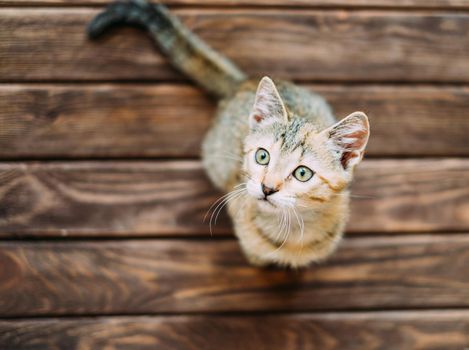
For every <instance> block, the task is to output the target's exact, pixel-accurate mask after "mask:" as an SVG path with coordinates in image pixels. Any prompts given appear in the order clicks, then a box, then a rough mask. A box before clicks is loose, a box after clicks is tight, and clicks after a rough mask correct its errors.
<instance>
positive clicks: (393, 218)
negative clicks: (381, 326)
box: [0, 159, 469, 237]
mask: <svg viewBox="0 0 469 350" xmlns="http://www.w3.org/2000/svg"><path fill="white" fill-rule="evenodd" d="M356 176H357V177H356V182H355V184H354V185H353V188H352V193H353V194H354V196H355V197H354V198H353V199H352V205H351V207H352V218H351V220H350V223H349V225H348V231H350V232H358V233H363V232H391V233H394V232H422V231H424V232H425V231H427V232H431V231H466V230H468V229H469V216H468V214H469V200H468V198H469V161H468V160H466V159H426V160H423V159H421V160H417V159H410V160H367V161H365V162H364V163H363V164H361V166H360V167H359V169H358V171H357V175H356ZM219 196H220V194H219V193H217V192H216V191H215V190H213V188H212V186H211V185H210V184H209V182H208V180H207V179H206V177H205V175H204V171H203V169H202V168H201V165H200V163H199V162H198V161H168V162H79V163H75V162H72V163H63V162H53V163H39V164H36V163H10V164H7V163H3V164H0V236H3V237H21V236H37V237H39V236H67V235H69V236H90V237H95V236H126V235H130V236H158V235H181V234H183V235H202V236H205V237H207V236H208V235H209V230H208V222H207V221H208V220H206V221H205V222H204V221H203V219H204V216H205V214H206V213H207V211H208V209H209V207H210V205H211V204H212V203H213V202H214V201H215V200H216V198H217V197H219ZM214 232H215V233H219V234H221V233H223V234H226V233H229V232H231V229H230V224H229V222H228V220H227V218H226V217H225V216H222V217H221V220H220V222H219V223H218V224H217V225H216V226H215V228H214Z"/></svg>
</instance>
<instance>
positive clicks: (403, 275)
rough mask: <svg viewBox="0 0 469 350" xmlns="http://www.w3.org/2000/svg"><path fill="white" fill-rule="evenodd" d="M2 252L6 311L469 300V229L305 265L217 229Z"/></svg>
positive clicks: (29, 245) (359, 241) (0, 278)
mask: <svg viewBox="0 0 469 350" xmlns="http://www.w3.org/2000/svg"><path fill="white" fill-rule="evenodd" d="M0 262H1V266H2V269H1V274H0V314H1V315H3V316H33V315H48V314H52V315H80V314H87V315H96V314H135V313H144V314H149V313H187V312H241V311H251V312H253V311H281V310H301V311H302V312H306V311H309V310H343V309H347V310H348V309H356V310H363V309H369V308H373V309H375V308H381V309H390V308H392V309H399V308H431V307H439V308H444V307H448V308H449V307H451V308H453V307H468V306H469V273H468V272H469V235H440V236H429V235H422V236H395V237H387V238H378V237H375V238H355V239H348V240H347V241H345V242H344V243H343V244H342V246H341V248H340V249H339V251H338V252H337V253H336V254H335V255H334V256H333V257H332V258H331V259H330V260H329V261H328V262H326V263H323V264H320V265H316V266H314V267H311V268H309V269H306V270H302V271H288V270H279V269H273V268H272V269H258V268H254V267H251V266H249V265H248V264H247V262H246V261H245V260H244V258H243V256H242V255H241V252H240V250H239V246H238V243H237V242H236V241H235V240H213V239H207V240H202V241H197V240H192V241H190V240H143V241H142V240H137V241H125V240H118V241H115V240H113V241H95V242H90V241H88V242H87V241H84V242H83V241H77V242H73V243H70V242H60V241H55V242H21V241H18V242H3V243H0Z"/></svg>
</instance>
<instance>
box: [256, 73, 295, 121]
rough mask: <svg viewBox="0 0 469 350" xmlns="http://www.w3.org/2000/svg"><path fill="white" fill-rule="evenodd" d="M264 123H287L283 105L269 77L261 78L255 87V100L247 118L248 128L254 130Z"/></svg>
mask: <svg viewBox="0 0 469 350" xmlns="http://www.w3.org/2000/svg"><path fill="white" fill-rule="evenodd" d="M265 121H279V122H282V123H286V122H288V114H287V111H286V109H285V105H284V104H283V101H282V98H281V97H280V95H279V93H278V91H277V88H276V87H275V84H274V82H273V81H272V79H270V78H269V77H264V78H262V80H261V82H260V83H259V86H258V87H257V92H256V99H255V102H254V106H253V108H252V111H251V114H250V116H249V126H250V127H251V129H254V128H256V127H257V126H259V125H260V124H262V123H263V122H265Z"/></svg>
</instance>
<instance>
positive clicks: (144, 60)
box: [0, 8, 469, 82]
mask: <svg viewBox="0 0 469 350" xmlns="http://www.w3.org/2000/svg"><path fill="white" fill-rule="evenodd" d="M96 13H97V10H92V9H86V8H80V9H76V8H75V9H68V8H61V9H57V8H56V9H23V10H18V9H2V10H0V28H2V31H1V33H0V52H1V56H0V60H1V61H0V62H1V64H0V77H1V80H2V81H9V82H11V81H25V80H29V81H33V80H34V81H35V80H93V81H97V80H136V79H140V80H151V81H155V80H161V79H164V80H169V79H181V76H180V75H179V74H176V73H175V72H174V71H173V70H172V69H170V68H169V67H168V64H167V62H166V60H165V59H164V58H163V57H162V56H161V55H160V54H158V53H157V52H156V50H155V48H154V46H153V44H152V43H151V41H150V39H149V38H148V37H146V36H145V35H142V33H141V32H139V31H137V30H132V29H125V30H119V31H118V32H116V33H114V35H108V36H107V37H106V38H103V40H100V41H98V42H90V41H88V40H87V39H86V37H85V34H84V29H85V26H86V24H87V23H88V22H89V20H90V19H91V18H92V17H93V16H94V15H95V14H96ZM175 14H177V15H180V16H181V19H182V21H183V22H184V23H185V24H187V26H188V27H189V28H190V29H191V30H194V31H195V32H196V33H197V34H199V35H200V36H201V37H202V38H203V39H205V40H206V41H207V42H208V43H209V44H210V45H212V46H213V47H214V48H215V49H216V50H218V51H220V52H221V53H223V54H225V55H227V56H228V57H230V58H232V59H233V60H234V61H235V62H236V63H238V64H239V65H240V66H241V67H242V68H243V69H245V70H246V71H247V72H248V73H249V74H251V75H261V74H269V75H272V76H274V77H275V76H277V77H283V78H292V79H297V80H302V81H309V80H316V81H318V80H324V81H325V80H327V81H405V82H415V81H420V82H424V81H427V82H435V81H438V82H468V81H469V61H468V60H467V57H468V55H469V41H468V40H467V36H468V34H469V14H467V13H460V12H425V11H420V12H418V11H417V12H399V11H391V12H388V11H375V10H366V11H342V10H333V11H326V10H317V11H314V10H297V11H295V10H265V9H260V10H258V9H241V10H237V9H226V10H223V11H221V10H219V9H184V10H176V11H175ZM292 53H295V54H292ZM449 62H450V63H451V64H449Z"/></svg>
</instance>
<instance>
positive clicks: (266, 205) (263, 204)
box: [257, 199, 280, 213]
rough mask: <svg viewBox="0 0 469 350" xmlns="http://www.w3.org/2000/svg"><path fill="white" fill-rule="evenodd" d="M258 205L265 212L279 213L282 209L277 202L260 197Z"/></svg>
mask: <svg viewBox="0 0 469 350" xmlns="http://www.w3.org/2000/svg"><path fill="white" fill-rule="evenodd" d="M257 206H258V208H259V209H260V210H261V211H263V212H265V213H278V212H279V211H280V209H279V208H278V207H277V206H276V205H275V204H272V203H271V202H270V201H268V200H265V199H258V200H257Z"/></svg>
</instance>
